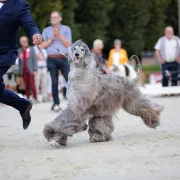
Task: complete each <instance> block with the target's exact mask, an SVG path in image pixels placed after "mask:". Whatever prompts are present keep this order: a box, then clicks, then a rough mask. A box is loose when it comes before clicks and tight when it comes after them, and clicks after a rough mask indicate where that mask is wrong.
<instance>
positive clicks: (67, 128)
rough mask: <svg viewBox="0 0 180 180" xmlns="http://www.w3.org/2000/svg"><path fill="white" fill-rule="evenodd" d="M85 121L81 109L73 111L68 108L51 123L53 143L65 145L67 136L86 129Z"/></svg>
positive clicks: (85, 117)
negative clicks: (52, 125) (53, 134)
mask: <svg viewBox="0 0 180 180" xmlns="http://www.w3.org/2000/svg"><path fill="white" fill-rule="evenodd" d="M86 119H87V115H86V114H85V113H84V111H83V110H82V109H81V108H79V107H76V109H74V108H71V107H70V106H68V107H67V108H66V109H65V110H64V111H63V112H62V113H61V114H60V115H59V116H58V117H57V118H56V119H55V121H54V122H53V124H54V127H55V133H56V135H55V139H56V140H55V141H56V142H57V143H59V144H60V145H66V143H67V139H68V136H73V134H75V133H78V132H81V131H84V130H86V129H87V125H86Z"/></svg>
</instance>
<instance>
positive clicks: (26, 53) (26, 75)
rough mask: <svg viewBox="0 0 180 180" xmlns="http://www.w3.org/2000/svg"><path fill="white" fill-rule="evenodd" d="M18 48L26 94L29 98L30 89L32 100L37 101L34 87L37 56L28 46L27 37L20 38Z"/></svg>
mask: <svg viewBox="0 0 180 180" xmlns="http://www.w3.org/2000/svg"><path fill="white" fill-rule="evenodd" d="M20 46H21V48H20V49H19V69H20V74H21V75H22V76H23V79H24V83H25V92H26V96H27V98H28V99H29V98H30V95H31V91H32V94H33V98H34V102H37V93H36V87H35V75H36V73H37V58H36V54H35V51H34V48H33V47H30V46H29V42H28V38H27V37H25V36H22V37H21V38H20Z"/></svg>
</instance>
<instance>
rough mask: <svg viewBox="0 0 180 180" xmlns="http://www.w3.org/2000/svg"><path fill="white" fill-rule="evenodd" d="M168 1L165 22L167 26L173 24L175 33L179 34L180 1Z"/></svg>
mask: <svg viewBox="0 0 180 180" xmlns="http://www.w3.org/2000/svg"><path fill="white" fill-rule="evenodd" d="M167 3H168V4H167V6H166V9H165V24H166V26H172V27H173V28H174V33H175V34H176V35H178V1H177V0H167Z"/></svg>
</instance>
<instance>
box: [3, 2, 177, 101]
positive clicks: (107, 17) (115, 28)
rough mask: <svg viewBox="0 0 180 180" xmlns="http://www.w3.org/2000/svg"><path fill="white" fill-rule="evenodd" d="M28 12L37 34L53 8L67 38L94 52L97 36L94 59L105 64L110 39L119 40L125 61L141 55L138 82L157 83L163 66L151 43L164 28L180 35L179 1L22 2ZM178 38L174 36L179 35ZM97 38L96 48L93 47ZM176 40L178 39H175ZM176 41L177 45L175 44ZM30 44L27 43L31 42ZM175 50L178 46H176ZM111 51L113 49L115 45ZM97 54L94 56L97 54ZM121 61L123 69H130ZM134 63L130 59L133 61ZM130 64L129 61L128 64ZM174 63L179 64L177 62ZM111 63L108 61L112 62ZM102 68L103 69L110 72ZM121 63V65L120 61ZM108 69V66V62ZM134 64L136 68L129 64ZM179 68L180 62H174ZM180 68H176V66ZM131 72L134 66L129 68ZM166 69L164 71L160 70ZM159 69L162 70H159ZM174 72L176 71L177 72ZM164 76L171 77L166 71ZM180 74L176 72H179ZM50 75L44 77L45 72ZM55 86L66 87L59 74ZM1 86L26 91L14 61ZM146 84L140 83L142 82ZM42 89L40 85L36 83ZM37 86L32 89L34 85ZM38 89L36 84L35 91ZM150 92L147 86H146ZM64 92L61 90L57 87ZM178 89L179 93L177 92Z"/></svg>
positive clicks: (159, 35)
mask: <svg viewBox="0 0 180 180" xmlns="http://www.w3.org/2000/svg"><path fill="white" fill-rule="evenodd" d="M27 1H28V2H29V4H30V8H31V13H32V16H33V19H34V21H35V23H36V24H37V26H38V27H39V29H40V31H41V33H42V32H43V29H44V28H46V27H48V26H50V25H51V24H50V15H51V12H53V11H59V12H61V14H62V19H63V20H62V23H61V24H64V25H67V26H69V27H70V29H71V32H72V42H74V41H76V40H78V39H82V40H83V41H84V42H85V43H86V44H88V46H89V48H90V49H91V50H92V52H93V50H95V51H96V48H95V47H94V46H93V45H94V43H95V40H97V39H98V40H100V41H102V43H103V44H102V43H101V42H100V44H101V45H100V46H103V47H101V48H100V49H99V50H100V52H97V54H96V52H95V54H96V55H97V58H99V57H100V58H102V57H101V56H102V55H103V60H104V64H105V66H108V65H107V64H108V62H110V56H111V53H110V51H111V50H112V49H113V48H114V46H115V41H114V40H120V42H118V43H120V48H121V47H122V48H123V51H124V50H125V51H124V52H125V56H126V57H127V58H126V59H129V58H130V57H131V56H132V55H137V56H138V57H139V58H140V61H141V65H142V70H143V73H142V76H141V79H142V80H143V83H142V85H143V86H144V85H145V84H146V85H148V84H153V85H157V84H159V85H160V86H161V84H162V69H161V65H160V63H159V61H158V60H157V57H156V54H155V49H154V47H155V45H156V43H157V41H158V39H159V38H160V37H163V36H164V30H165V27H167V26H171V27H172V28H173V29H174V35H175V36H177V37H179V27H178V25H179V24H180V23H179V18H178V14H179V12H180V11H179V9H180V8H178V7H179V6H180V3H179V2H180V1H178V0H149V1H146V0H138V1H136V0H100V1H97V0H43V1H42V0H27ZM24 35H25V33H24V31H23V29H20V31H19V37H22V36H24ZM178 41H179V38H178ZM98 42H99V41H96V43H95V44H96V46H97V49H98V46H99V45H98ZM179 42H180V41H179ZM179 44H180V43H179ZM30 45H32V44H30ZM178 48H179V50H180V46H178ZM114 49H116V47H115V48H114ZM98 53H99V54H98ZM129 63H131V62H129V61H126V60H125V61H124V62H123V63H122V65H124V68H125V70H124V71H126V70H127V69H129V70H128V71H131V67H129V66H128V64H129ZM135 63H136V61H134V64H135ZM132 64H133V63H132ZM178 64H179V62H178ZM111 65H112V64H111ZM105 66H104V70H105V71H106V73H108V72H109V70H107V69H106V67H105ZM120 66H121V63H120ZM120 66H119V67H120ZM109 67H110V66H109ZM134 67H135V66H134ZM179 67H180V66H179ZM179 69H180V68H179ZM132 71H133V70H132ZM164 72H165V71H164ZM164 72H163V73H164ZM178 72H179V70H178ZM168 73H169V70H168V72H167V73H166V72H165V74H164V76H167V78H168V79H169V80H171V74H170V75H169V74H168ZM179 75H180V73H179ZM48 77H49V76H48ZM46 79H47V82H46V84H47V83H48V96H49V99H51V98H52V97H51V96H52V94H51V86H52V85H51V79H50V77H49V78H46ZM59 81H60V82H59V89H63V87H65V86H66V83H64V80H63V78H62V76H61V72H60V80H59ZM5 83H6V88H9V89H11V90H13V91H17V92H18V94H23V95H25V90H24V89H25V85H24V80H23V78H22V77H21V75H20V74H19V65H18V64H17V65H16V66H14V67H13V68H12V69H11V70H9V72H7V75H6V78H5ZM144 87H145V86H144ZM41 88H42V87H41ZM36 89H37V88H36ZM38 91H39V87H38V90H37V92H38ZM150 91H151V90H150ZM62 92H63V90H62ZM179 93H180V92H179Z"/></svg>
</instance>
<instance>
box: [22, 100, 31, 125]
mask: <svg viewBox="0 0 180 180" xmlns="http://www.w3.org/2000/svg"><path fill="white" fill-rule="evenodd" d="M32 105H33V104H32V103H31V102H30V103H29V104H28V106H27V108H26V111H25V112H24V113H20V114H21V117H22V121H23V128H24V129H27V128H28V126H29V124H30V122H31V115H30V110H31V109H32Z"/></svg>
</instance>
